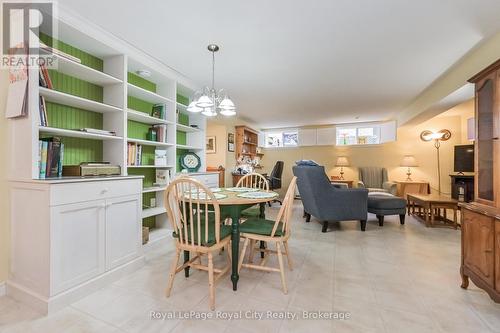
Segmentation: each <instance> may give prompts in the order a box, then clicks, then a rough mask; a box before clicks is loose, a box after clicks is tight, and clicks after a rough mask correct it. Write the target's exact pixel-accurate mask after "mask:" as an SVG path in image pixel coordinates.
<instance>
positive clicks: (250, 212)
mask: <svg viewBox="0 0 500 333" xmlns="http://www.w3.org/2000/svg"><path fill="white" fill-rule="evenodd" d="M241 216H242V217H260V206H253V207H250V208H247V209H245V210H244V211H242V212H241Z"/></svg>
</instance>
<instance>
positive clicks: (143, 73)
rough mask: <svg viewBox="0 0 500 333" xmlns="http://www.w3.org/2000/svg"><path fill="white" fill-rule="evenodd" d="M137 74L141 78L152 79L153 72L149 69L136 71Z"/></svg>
mask: <svg viewBox="0 0 500 333" xmlns="http://www.w3.org/2000/svg"><path fill="white" fill-rule="evenodd" d="M135 73H136V74H137V75H139V76H140V77H150V76H151V72H150V71H148V70H147V69H139V70H138V71H135Z"/></svg>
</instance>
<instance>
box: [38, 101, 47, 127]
mask: <svg viewBox="0 0 500 333" xmlns="http://www.w3.org/2000/svg"><path fill="white" fill-rule="evenodd" d="M38 111H39V112H40V126H49V119H48V118H47V104H46V103H45V98H44V97H43V96H40V98H39V101H38Z"/></svg>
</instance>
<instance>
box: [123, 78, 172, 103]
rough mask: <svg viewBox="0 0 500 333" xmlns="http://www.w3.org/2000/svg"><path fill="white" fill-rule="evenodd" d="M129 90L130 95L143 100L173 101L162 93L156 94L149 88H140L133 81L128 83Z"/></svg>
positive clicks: (154, 101) (156, 101)
mask: <svg viewBox="0 0 500 333" xmlns="http://www.w3.org/2000/svg"><path fill="white" fill-rule="evenodd" d="M127 92H128V94H129V95H130V96H133V97H136V98H138V99H141V100H143V101H147V102H150V103H155V104H156V103H173V101H172V100H171V99H169V98H166V97H163V96H161V95H158V94H155V93H154V92H151V91H149V90H146V89H143V88H140V87H138V86H135V85H133V84H131V83H128V84H127Z"/></svg>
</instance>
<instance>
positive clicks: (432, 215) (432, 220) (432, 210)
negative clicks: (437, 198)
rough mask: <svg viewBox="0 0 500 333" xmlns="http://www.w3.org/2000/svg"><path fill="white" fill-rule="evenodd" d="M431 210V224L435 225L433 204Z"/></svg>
mask: <svg viewBox="0 0 500 333" xmlns="http://www.w3.org/2000/svg"><path fill="white" fill-rule="evenodd" d="M430 211H431V225H432V226H434V208H433V207H432V206H431V207H430Z"/></svg>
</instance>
